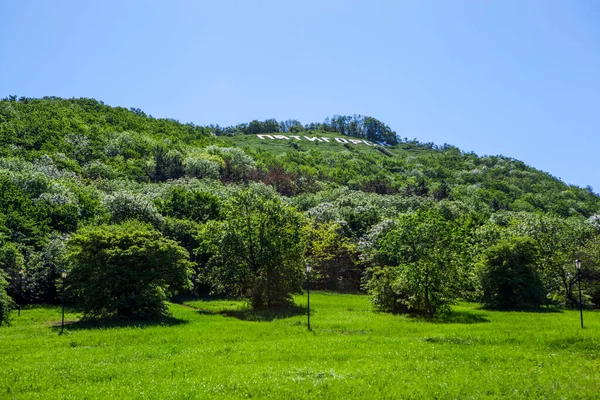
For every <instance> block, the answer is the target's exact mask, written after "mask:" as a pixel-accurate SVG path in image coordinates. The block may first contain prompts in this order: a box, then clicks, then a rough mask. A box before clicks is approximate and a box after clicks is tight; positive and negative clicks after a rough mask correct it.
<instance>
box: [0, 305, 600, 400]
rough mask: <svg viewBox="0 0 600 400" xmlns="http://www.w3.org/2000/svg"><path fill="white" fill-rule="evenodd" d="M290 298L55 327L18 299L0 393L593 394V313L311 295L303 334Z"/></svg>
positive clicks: (3, 339)
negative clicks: (154, 318) (390, 305)
mask: <svg viewBox="0 0 600 400" xmlns="http://www.w3.org/2000/svg"><path fill="white" fill-rule="evenodd" d="M296 303H297V304H298V306H299V307H298V308H297V309H294V310H292V311H287V312H284V313H277V312H254V311H250V310H247V309H246V308H245V305H244V303H242V302H236V301H230V300H218V301H200V300H198V301H190V302H188V303H187V304H188V306H182V305H172V306H171V309H172V312H173V319H171V320H168V321H165V323H164V324H163V325H160V324H133V325H122V326H112V327H98V326H88V325H78V324H69V325H67V329H66V330H65V333H64V334H63V335H59V332H60V324H58V326H55V325H57V324H56V323H57V322H59V321H60V309H59V308H57V307H47V308H44V307H36V308H32V309H25V310H23V311H22V314H21V317H20V318H19V317H16V316H15V318H14V320H13V324H12V325H11V326H9V327H3V328H0V367H1V368H0V399H4V398H7V399H13V398H14V399H30V398H34V399H61V398H72V399H85V398H88V399H95V398H116V399H127V398H131V399H133V398H151V399H186V398H191V399H193V398H211V399H212V398H223V399H225V398H246V397H253V398H268V397H270V398H282V399H293V398H340V399H345V398H457V399H458V398H460V399H464V398H486V397H488V398H498V397H505V398H536V399H537V398H590V399H594V398H598V393H599V391H600V358H599V356H600V334H599V330H600V323H599V322H598V320H599V317H600V314H599V313H596V312H595V313H592V312H588V313H586V315H585V317H586V328H585V329H584V330H582V329H581V328H580V327H579V314H578V313H577V312H573V311H565V312H560V313H519V312H513V313H508V312H490V311H482V310H479V309H477V306H476V305H472V304H460V305H458V306H455V307H454V309H453V310H454V313H453V314H452V315H450V316H449V317H447V318H446V319H445V320H443V321H436V322H430V321H424V320H417V319H411V318H407V317H402V316H392V315H387V314H379V313H374V312H372V310H371V307H370V304H369V302H368V299H367V298H366V297H365V296H359V295H340V294H328V293H315V294H314V295H313V294H311V323H312V327H313V331H312V332H308V330H307V329H306V310H305V306H306V297H304V296H298V297H297V298H296ZM192 307H193V308H192ZM67 320H68V321H71V320H73V321H74V320H77V315H74V314H72V313H67Z"/></svg>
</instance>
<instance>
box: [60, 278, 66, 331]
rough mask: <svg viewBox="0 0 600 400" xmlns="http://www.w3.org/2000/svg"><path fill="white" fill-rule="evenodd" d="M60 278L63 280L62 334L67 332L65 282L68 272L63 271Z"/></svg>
mask: <svg viewBox="0 0 600 400" xmlns="http://www.w3.org/2000/svg"><path fill="white" fill-rule="evenodd" d="M60 277H61V278H62V325H61V328H60V334H61V335H62V333H63V332H64V331H65V280H66V279H67V271H66V270H64V269H63V270H62V272H61V274H60Z"/></svg>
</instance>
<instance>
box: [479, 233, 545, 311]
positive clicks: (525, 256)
mask: <svg viewBox="0 0 600 400" xmlns="http://www.w3.org/2000/svg"><path fill="white" fill-rule="evenodd" d="M535 254H536V248H535V243H534V242H533V240H532V239H530V238H526V237H515V238H512V239H509V240H503V241H501V242H500V243H498V244H497V245H495V246H492V247H490V248H489V249H488V250H487V251H486V253H485V255H484V259H483V261H482V262H481V263H480V266H479V267H480V268H481V286H482V289H483V303H484V305H485V307H488V308H492V309H503V310H518V309H528V308H536V307H539V306H541V305H542V304H544V302H545V296H544V287H543V285H542V282H541V280H540V278H539V276H538V274H537V271H536V270H535V267H534V261H535Z"/></svg>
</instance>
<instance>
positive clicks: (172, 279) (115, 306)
mask: <svg viewBox="0 0 600 400" xmlns="http://www.w3.org/2000/svg"><path fill="white" fill-rule="evenodd" d="M69 248H70V254H69V259H70V261H71V265H72V266H73V268H72V271H71V273H70V276H69V282H68V283H69V284H70V288H71V290H72V291H74V294H75V295H76V297H77V298H78V299H79V304H80V306H81V309H82V311H83V313H84V318H110V317H116V318H119V319H153V318H158V317H160V316H163V315H166V314H167V305H166V300H167V296H168V295H169V294H174V293H175V292H177V291H178V290H181V289H184V288H186V287H188V286H189V285H190V280H189V275H190V274H191V269H190V267H191V263H190V262H189V255H188V253H187V251H186V250H185V249H184V248H182V247H181V246H179V245H178V244H177V243H176V242H174V241H173V240H170V239H166V238H164V237H163V236H162V234H161V233H160V232H158V231H157V230H155V229H154V228H152V227H151V226H150V225H147V224H143V223H140V222H137V221H130V222H126V223H123V224H121V225H101V226H98V227H90V228H86V229H83V230H81V231H80V232H79V233H78V234H77V235H75V236H73V238H72V239H71V240H70V241H69Z"/></svg>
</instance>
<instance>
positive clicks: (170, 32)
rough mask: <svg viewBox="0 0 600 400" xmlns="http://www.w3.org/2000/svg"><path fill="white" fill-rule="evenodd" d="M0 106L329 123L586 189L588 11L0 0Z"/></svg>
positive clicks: (599, 42)
mask: <svg viewBox="0 0 600 400" xmlns="http://www.w3.org/2000/svg"><path fill="white" fill-rule="evenodd" d="M0 73H1V75H0V97H5V96H8V95H13V94H14V95H18V96H28V97H41V96H46V95H51V96H61V97H93V98H96V99H99V100H102V101H104V102H105V103H107V104H109V105H114V106H124V107H137V108H141V109H142V110H144V111H146V112H147V113H149V114H152V115H153V116H155V117H169V118H175V119H178V120H180V121H182V122H193V123H195V124H199V125H204V124H210V123H218V124H221V125H230V124H236V123H240V122H248V121H250V120H253V119H266V118H277V119H279V120H281V119H288V118H295V119H298V120H300V121H302V122H304V123H307V122H312V121H322V120H323V119H324V118H325V117H327V116H330V115H333V114H354V113H356V114H363V115H369V116H373V117H375V118H378V119H380V120H382V121H383V122H385V123H386V124H388V125H389V126H390V127H391V128H392V129H394V130H395V131H396V132H397V133H398V134H399V135H400V136H402V137H408V138H411V139H412V138H417V139H418V140H420V141H422V142H430V141H431V142H434V143H437V144H443V143H450V144H453V145H456V146H458V147H460V148H461V149H462V150H465V151H474V152H475V153H477V154H479V155H484V154H490V155H491V154H502V155H505V156H509V157H513V158H517V159H520V160H523V161H525V162H526V163H527V164H529V165H531V166H533V167H536V168H538V169H541V170H544V171H547V172H549V173H551V174H552V175H554V176H556V177H559V178H561V179H562V180H563V181H565V182H567V183H569V184H576V185H579V186H586V185H590V186H592V187H593V188H594V190H595V191H596V192H599V191H600V176H599V175H598V174H597V169H598V166H599V165H600V162H599V161H598V158H597V149H598V148H599V145H600V135H599V133H600V2H598V1H596V0H588V1H585V0H577V1H567V0H561V1H554V0H541V1H535V0H527V1H511V0H497V1H473V0H465V1H458V0H456V1H416V0H414V1H394V0H390V1H376V0H371V1H350V0H349V1H341V0H337V1H336V0H332V1H327V0H321V1H310V0H308V1H283V0H280V1H266V0H265V1H257V0H255V1H250V0H248V1H241V0H240V1H231V0H219V1H217V0H214V1H154V0H148V1H125V0H123V1H94V2H84V1H52V2H50V1H41V0H40V1H33V0H23V1H3V2H1V3H0Z"/></svg>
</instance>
